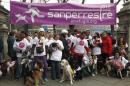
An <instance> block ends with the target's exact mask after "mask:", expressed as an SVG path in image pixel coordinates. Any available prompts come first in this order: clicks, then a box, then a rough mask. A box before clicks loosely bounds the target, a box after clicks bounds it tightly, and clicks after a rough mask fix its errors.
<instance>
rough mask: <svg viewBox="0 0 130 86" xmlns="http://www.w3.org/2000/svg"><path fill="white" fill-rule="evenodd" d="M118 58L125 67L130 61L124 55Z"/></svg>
mask: <svg viewBox="0 0 130 86" xmlns="http://www.w3.org/2000/svg"><path fill="white" fill-rule="evenodd" d="M118 60H119V61H120V62H121V63H122V65H123V67H124V68H125V66H126V64H127V63H128V62H129V61H128V60H127V59H125V58H124V57H120V58H119V59H118Z"/></svg>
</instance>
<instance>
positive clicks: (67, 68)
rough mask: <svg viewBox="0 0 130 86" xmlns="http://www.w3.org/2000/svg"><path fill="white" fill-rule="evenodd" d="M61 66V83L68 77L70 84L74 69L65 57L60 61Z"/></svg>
mask: <svg viewBox="0 0 130 86" xmlns="http://www.w3.org/2000/svg"><path fill="white" fill-rule="evenodd" d="M61 67H62V69H63V75H62V79H61V81H60V82H61V83H62V82H63V81H65V79H66V78H69V79H70V84H73V78H74V71H73V70H72V68H71V66H70V65H69V62H68V61H67V60H65V59H63V60H62V61H61Z"/></svg>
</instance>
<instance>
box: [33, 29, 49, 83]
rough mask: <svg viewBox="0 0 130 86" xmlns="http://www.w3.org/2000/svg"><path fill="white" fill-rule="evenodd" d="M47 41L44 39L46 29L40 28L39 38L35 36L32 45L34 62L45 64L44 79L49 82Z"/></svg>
mask: <svg viewBox="0 0 130 86" xmlns="http://www.w3.org/2000/svg"><path fill="white" fill-rule="evenodd" d="M45 44H46V40H45V37H44V29H43V28H40V29H39V33H38V36H35V37H34V39H33V45H32V54H34V61H35V62H37V61H38V60H40V61H42V63H43V70H44V72H43V79H44V80H45V81H48V80H47V67H48V63H47V57H46V49H45Z"/></svg>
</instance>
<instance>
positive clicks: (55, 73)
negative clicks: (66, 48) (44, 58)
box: [51, 60, 60, 80]
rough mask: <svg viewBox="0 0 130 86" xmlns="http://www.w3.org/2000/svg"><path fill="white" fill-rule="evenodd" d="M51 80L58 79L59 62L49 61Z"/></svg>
mask: <svg viewBox="0 0 130 86" xmlns="http://www.w3.org/2000/svg"><path fill="white" fill-rule="evenodd" d="M51 78H52V79H53V80H54V79H56V78H57V79H59V78H60V62H59V61H52V60H51Z"/></svg>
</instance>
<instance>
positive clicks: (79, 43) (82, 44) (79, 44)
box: [74, 38, 88, 54]
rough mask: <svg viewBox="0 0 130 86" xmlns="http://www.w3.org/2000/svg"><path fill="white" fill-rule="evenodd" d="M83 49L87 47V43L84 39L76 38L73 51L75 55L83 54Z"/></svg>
mask: <svg viewBox="0 0 130 86" xmlns="http://www.w3.org/2000/svg"><path fill="white" fill-rule="evenodd" d="M85 47H88V41H87V40H86V39H83V40H82V39H80V38H77V40H76V45H75V49H74V51H75V52H76V53H80V54H84V53H85Z"/></svg>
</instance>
